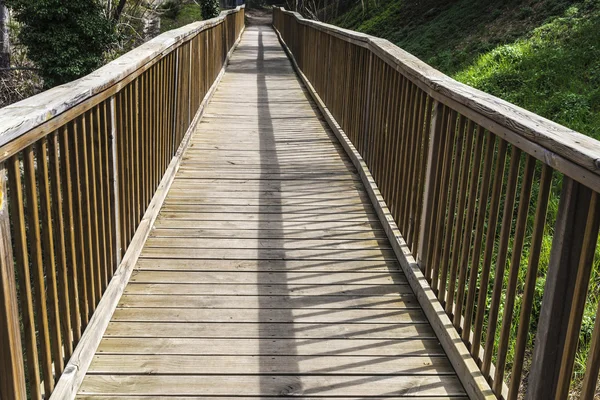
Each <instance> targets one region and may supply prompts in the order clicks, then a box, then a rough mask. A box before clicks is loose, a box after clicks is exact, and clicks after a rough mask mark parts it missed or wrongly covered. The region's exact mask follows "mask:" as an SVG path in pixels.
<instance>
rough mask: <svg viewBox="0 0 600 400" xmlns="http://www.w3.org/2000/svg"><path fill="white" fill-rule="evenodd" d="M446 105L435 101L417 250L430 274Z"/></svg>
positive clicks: (424, 268) (423, 266)
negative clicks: (434, 214)
mask: <svg viewBox="0 0 600 400" xmlns="http://www.w3.org/2000/svg"><path fill="white" fill-rule="evenodd" d="M443 114H444V105H443V104H442V103H440V102H438V101H435V102H434V103H433V108H432V114H431V125H430V130H429V132H428V133H427V134H428V135H429V149H428V152H427V161H426V170H425V175H424V177H425V183H424V190H423V209H422V211H421V232H420V233H419V240H418V241H419V247H418V251H417V263H418V264H419V267H420V268H421V270H422V271H423V273H424V274H425V277H428V276H429V270H430V267H428V266H427V255H428V254H429V241H430V237H431V234H432V232H431V229H430V228H431V220H432V216H433V212H434V208H433V207H434V200H435V181H436V179H437V176H436V175H437V170H438V168H437V165H438V163H439V158H440V148H441V143H442V140H441V135H442V118H443Z"/></svg>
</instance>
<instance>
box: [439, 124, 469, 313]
mask: <svg viewBox="0 0 600 400" xmlns="http://www.w3.org/2000/svg"><path fill="white" fill-rule="evenodd" d="M466 122H467V121H466V118H464V117H463V116H459V123H458V125H459V127H458V135H457V138H456V144H455V146H454V150H453V152H452V154H454V160H453V161H452V174H451V176H452V177H451V178H450V193H449V195H450V199H449V201H448V212H447V213H446V221H445V222H444V226H445V227H446V229H444V231H445V232H444V238H443V246H442V248H443V250H442V251H443V253H442V258H441V260H440V262H441V264H442V267H441V268H440V282H439V292H438V299H439V300H440V302H442V304H444V302H445V300H446V299H445V297H446V284H447V281H448V266H449V265H448V264H449V262H450V256H451V250H452V248H451V244H452V232H453V231H454V236H455V237H456V236H457V235H459V232H458V231H457V230H456V229H455V228H456V227H455V226H454V217H455V216H456V214H457V213H460V212H462V211H463V210H462V209H458V210H457V209H456V201H457V197H458V192H459V190H460V189H459V188H458V182H459V181H458V178H459V176H460V167H461V165H462V164H463V160H465V159H466V158H467V154H468V153H466V152H465V151H464V147H463V146H464V145H465V142H466V141H468V138H467V140H466V141H465V126H466Z"/></svg>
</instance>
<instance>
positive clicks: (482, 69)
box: [335, 0, 600, 139]
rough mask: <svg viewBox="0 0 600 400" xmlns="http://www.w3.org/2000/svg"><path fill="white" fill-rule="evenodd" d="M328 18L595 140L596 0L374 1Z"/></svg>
mask: <svg viewBox="0 0 600 400" xmlns="http://www.w3.org/2000/svg"><path fill="white" fill-rule="evenodd" d="M379 2H380V4H379V7H377V6H374V5H373V4H372V6H371V8H370V10H369V12H368V13H367V14H366V15H363V13H362V10H361V8H360V7H359V6H357V7H354V8H353V9H352V10H351V11H350V12H348V13H346V14H345V15H344V16H342V17H341V18H339V19H338V20H337V21H335V23H336V24H338V25H340V26H343V27H347V28H350V29H356V30H359V31H362V32H365V33H369V34H373V35H376V36H380V37H384V38H386V39H388V40H390V41H392V42H394V43H395V44H397V45H398V46H400V47H402V48H403V49H405V50H407V51H409V52H410V53H412V54H414V55H416V56H417V57H419V58H421V59H422V60H424V61H425V62H427V63H428V64H430V65H432V66H434V67H435V68H437V69H439V70H441V71H442V72H444V73H446V74H448V75H450V76H452V77H454V78H455V79H457V80H459V81H461V82H465V83H467V84H469V85H471V86H474V87H477V88H478V89H481V90H484V91H486V92H488V93H491V94H493V95H496V96H499V97H502V98H504V99H506V100H508V101H511V102H513V103H515V104H517V105H519V106H521V107H524V108H526V109H528V110H531V111H533V112H535V113H537V114H540V115H543V116H544V117H546V118H549V119H552V120H554V121H556V122H559V123H561V124H564V125H566V126H569V127H571V128H573V129H575V130H577V131H580V132H582V133H584V134H586V135H589V136H593V137H596V138H599V139H600V34H598V32H600V1H599V0H587V1H565V0H529V1H526V0H512V1H498V0H490V1H487V2H478V1H472V0H454V1H440V0H424V1H419V2H417V1H414V0H391V1H387V2H384V1H382V0H379Z"/></svg>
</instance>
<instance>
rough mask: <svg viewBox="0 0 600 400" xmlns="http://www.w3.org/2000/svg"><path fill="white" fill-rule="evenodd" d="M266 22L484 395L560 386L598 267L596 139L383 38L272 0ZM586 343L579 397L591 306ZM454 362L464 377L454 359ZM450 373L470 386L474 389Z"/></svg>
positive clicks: (551, 392)
mask: <svg viewBox="0 0 600 400" xmlns="http://www.w3.org/2000/svg"><path fill="white" fill-rule="evenodd" d="M273 20H274V27H275V28H276V30H277V31H278V32H279V34H280V37H281V39H282V42H283V43H284V44H285V45H286V47H287V48H288V51H289V52H290V53H291V55H292V58H293V60H294V62H295V63H296V65H297V67H298V69H299V70H300V72H301V74H303V76H304V77H305V78H306V80H307V81H308V82H309V83H310V85H311V86H312V88H313V89H314V91H315V92H316V93H317V95H318V97H319V98H320V101H321V102H322V103H323V104H324V105H325V106H326V107H327V109H328V112H330V113H331V115H332V116H333V117H334V118H335V121H337V124H339V126H340V127H341V129H343V131H344V133H345V135H347V137H348V138H349V140H350V141H351V142H352V144H353V145H354V147H355V148H356V150H357V151H358V153H360V155H361V156H362V159H363V160H364V162H365V163H366V165H367V166H368V169H369V171H370V173H371V174H372V176H373V179H374V180H375V182H376V184H377V186H378V188H379V191H380V192H381V195H382V196H383V198H384V200H385V203H386V204H387V207H388V208H389V210H390V212H391V214H392V215H393V218H394V220H395V223H396V224H397V226H398V228H399V230H400V232H401V234H402V236H403V238H404V240H405V241H406V244H407V246H408V248H409V252H410V254H411V256H412V257H414V258H415V259H416V260H417V262H418V265H419V267H420V268H421V270H422V272H423V274H424V276H425V278H426V279H427V282H429V285H430V288H431V289H432V290H433V293H435V295H436V297H437V299H438V300H439V302H440V305H441V307H443V310H445V313H446V314H447V317H446V316H444V318H446V319H447V320H448V321H451V324H449V325H450V329H456V330H457V331H458V334H460V335H461V337H462V341H463V342H464V344H465V345H466V347H467V349H468V351H469V352H470V354H471V355H472V357H473V359H474V360H475V361H476V363H477V366H478V367H479V369H480V371H481V373H482V374H483V376H484V377H485V379H486V380H487V382H488V383H489V385H490V386H491V388H492V389H493V392H494V394H495V395H496V396H497V397H502V398H509V399H516V398H517V397H518V396H519V391H524V390H526V393H527V394H526V397H527V398H529V399H551V398H559V399H564V398H566V397H567V394H568V393H569V389H570V385H571V381H572V373H573V365H574V358H575V355H576V352H577V349H578V340H579V335H580V329H581V323H582V315H583V311H584V307H585V303H586V298H587V294H588V287H589V286H590V274H591V272H592V269H593V268H596V269H598V268H599V266H598V260H594V254H595V249H596V243H597V240H598V226H599V221H600V207H599V204H598V203H599V201H598V192H599V191H600V173H599V171H600V142H598V141H596V140H593V139H591V138H588V137H585V136H583V135H581V134H578V133H576V132H573V131H571V130H569V129H567V128H565V127H563V126H560V125H558V124H555V123H553V122H551V121H548V120H546V119H544V118H542V117H540V116H538V115H535V114H533V113H530V112H528V111H526V110H523V109H521V108H519V107H516V106H514V105H512V104H509V103H507V102H505V101H502V100H500V99H498V98H495V97H493V96H490V95H487V94H485V93H483V92H480V91H478V90H475V89H473V88H470V87H468V86H465V85H462V84H460V83H458V82H456V81H454V80H452V79H450V78H449V77H447V76H445V75H443V74H441V73H440V72H438V71H436V70H434V69H433V68H431V67H429V66H428V65H426V64H425V63H423V62H421V61H420V60H418V59H417V58H415V57H414V56H412V55H410V54H408V53H406V52H405V51H403V50H401V49H400V48H398V47H396V46H394V45H393V44H391V43H390V42H388V41H386V40H382V39H378V38H375V37H372V36H368V35H364V34H360V33H357V32H352V31H348V30H344V29H340V28H337V27H334V26H331V25H327V24H323V23H319V22H315V21H309V20H306V19H303V18H302V17H301V16H300V15H299V14H296V13H292V12H289V11H285V10H283V9H279V8H276V9H274V14H273ZM555 203H556V204H557V206H556V205H555ZM551 207H552V208H551ZM550 208H551V209H550ZM549 210H550V211H549ZM547 254H549V257H544V259H543V260H542V259H541V258H542V257H541V256H542V255H547ZM417 270H418V269H417ZM544 280H545V284H544ZM592 285H593V287H594V290H595V291H596V292H597V291H598V289H597V288H596V285H597V284H593V283H592ZM536 286H540V287H541V286H543V291H541V290H538V292H542V302H541V309H539V310H534V309H533V305H534V296H536ZM431 289H430V290H431ZM538 294H539V293H538ZM440 310H442V308H440ZM442 314H443V311H442ZM430 318H437V316H435V315H434V316H433V317H432V316H430ZM432 324H433V322H432ZM452 325H453V327H452ZM445 329H448V328H445ZM536 330H537V333H535V332H536ZM590 343H591V347H590V350H589V354H586V355H584V356H586V357H587V366H586V369H585V376H584V377H583V382H582V384H581V387H580V388H579V389H578V390H581V392H580V394H581V398H585V399H592V398H593V397H594V393H595V391H596V382H597V380H598V370H599V368H600V318H596V323H595V327H594V329H593V333H592V335H591V341H590ZM461 345H462V344H461ZM579 351H581V350H579ZM508 354H511V359H510V364H509V363H508ZM526 358H527V359H528V360H529V362H530V363H531V367H530V370H529V375H528V380H527V386H526V387H523V385H522V382H523V369H524V362H525V360H526ZM452 361H453V364H454V365H455V367H456V369H457V371H458V372H459V375H461V371H464V369H461V368H460V364H461V360H458V361H457V360H456V359H452ZM463 375H464V374H463ZM461 380H463V383H465V382H466V384H465V387H466V389H467V391H468V392H469V393H470V394H471V395H472V396H480V397H481V394H482V393H484V394H485V390H479V391H478V390H472V388H471V387H469V385H468V382H469V381H468V380H465V379H464V376H463V377H461ZM488 390H489V388H488Z"/></svg>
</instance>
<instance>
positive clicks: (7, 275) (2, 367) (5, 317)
mask: <svg viewBox="0 0 600 400" xmlns="http://www.w3.org/2000/svg"><path fill="white" fill-rule="evenodd" d="M6 179H7V177H6V168H5V166H4V164H3V163H2V164H0V307H1V309H0V398H1V399H3V400H12V399H15V400H19V399H25V398H27V392H26V389H25V369H24V364H23V349H22V347H21V332H20V329H19V310H18V307H17V301H18V300H17V290H16V281H15V266H14V259H13V253H12V243H11V234H10V220H9V215H8V200H7V196H6V187H7V185H6Z"/></svg>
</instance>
